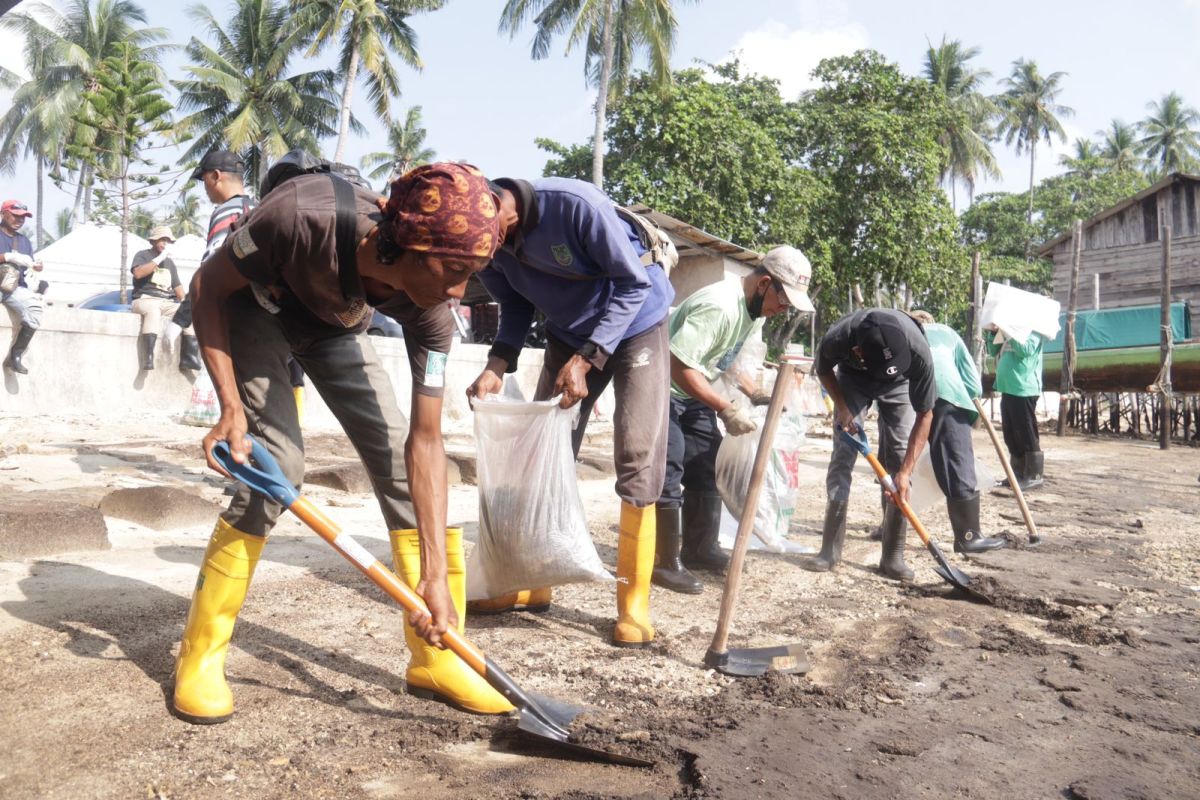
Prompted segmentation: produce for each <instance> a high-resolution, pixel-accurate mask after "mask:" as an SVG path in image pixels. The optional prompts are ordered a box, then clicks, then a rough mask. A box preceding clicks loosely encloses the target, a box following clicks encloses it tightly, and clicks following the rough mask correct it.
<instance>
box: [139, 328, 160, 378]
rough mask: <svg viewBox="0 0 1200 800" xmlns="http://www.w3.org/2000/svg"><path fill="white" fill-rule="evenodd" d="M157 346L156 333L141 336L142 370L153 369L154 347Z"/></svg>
mask: <svg viewBox="0 0 1200 800" xmlns="http://www.w3.org/2000/svg"><path fill="white" fill-rule="evenodd" d="M157 344H158V334H157V333H143V334H142V369H144V370H152V369H154V347H155V345H157Z"/></svg>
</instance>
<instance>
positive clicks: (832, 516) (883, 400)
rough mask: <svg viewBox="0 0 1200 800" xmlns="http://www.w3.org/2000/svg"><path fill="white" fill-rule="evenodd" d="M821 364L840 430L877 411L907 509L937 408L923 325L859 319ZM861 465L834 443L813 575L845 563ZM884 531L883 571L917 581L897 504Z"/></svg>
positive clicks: (849, 319)
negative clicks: (855, 476) (853, 488)
mask: <svg viewBox="0 0 1200 800" xmlns="http://www.w3.org/2000/svg"><path fill="white" fill-rule="evenodd" d="M815 356H816V359H815V363H814V366H813V368H814V370H815V371H816V373H817V377H818V378H819V379H820V381H821V385H822V386H824V387H825V391H826V392H828V393H829V397H830V398H831V399H832V400H833V404H834V408H833V418H834V423H835V425H838V426H840V427H842V428H844V429H846V430H847V431H850V432H851V433H853V432H854V431H856V430H857V429H859V428H861V427H862V424H863V420H862V417H863V414H864V413H865V412H866V410H867V408H868V407H869V406H870V405H871V403H872V402H874V403H875V404H876V405H877V407H878V409H879V442H878V446H877V448H876V450H877V451H878V453H879V460H880V461H881V462H882V463H883V466H884V468H885V469H887V470H888V472H890V473H891V474H892V477H893V478H894V480H895V481H896V488H897V490H898V491H899V492H900V496H901V498H903V499H904V500H906V501H907V500H908V492H909V479H910V477H911V476H912V472H913V468H914V467H915V466H916V463H917V459H918V458H919V457H920V455H921V451H922V450H923V449H924V448H925V443H926V441H927V440H928V439H929V428H930V425H931V423H932V422H933V406H934V403H936V402H937V383H936V381H935V380H934V374H933V357H932V355H931V353H930V350H929V343H928V342H927V341H926V339H925V333H924V331H922V329H921V326H920V324H919V323H918V322H917V321H916V320H914V319H913V318H912V317H910V316H909V315H908V314H905V313H904V312H903V311H896V310H893V309H886V308H869V309H863V310H861V311H856V312H854V313H853V314H850V315H849V316H846V317H843V318H842V319H840V320H838V321H837V322H835V323H834V324H833V326H832V327H830V328H829V330H828V331H827V332H826V333H825V336H824V337H823V338H822V339H821V341H820V343H819V344H818V345H817V349H816V354H815ZM857 459H858V450H857V449H855V448H854V447H853V446H852V445H850V444H848V443H847V442H845V441H843V440H842V439H841V437H839V436H834V439H833V456H832V457H831V458H830V461H829V470H828V471H827V472H826V474H825V492H826V496H827V500H826V506H825V524H824V528H823V530H822V538H821V552H820V554H819V555H818V556H816V557H815V558H813V559H812V561H811V562H810V563H809V564H808V568H809V569H811V570H813V571H816V572H825V571H828V570H830V569H832V568H833V566H834V565H835V564H837V562H838V561H840V560H841V557H842V545H843V544H844V542H845V541H846V507H847V505H848V502H849V500H850V481H851V474H852V470H853V469H854V462H855V461H856V460H857ZM882 529H883V555H882V557H881V558H880V561H879V569H880V571H881V572H883V574H884V575H886V576H887V577H889V578H895V579H897V580H911V579H912V577H913V572H912V570H911V569H909V568H908V567H907V566H906V565H905V563H904V540H905V537H906V535H907V533H908V530H907V523H906V522H905V519H904V515H903V514H902V513H901V511H900V509H899V508H898V507H897V506H896V505H895V504H894V503H887V504H886V505H885V507H884V513H883V526H882Z"/></svg>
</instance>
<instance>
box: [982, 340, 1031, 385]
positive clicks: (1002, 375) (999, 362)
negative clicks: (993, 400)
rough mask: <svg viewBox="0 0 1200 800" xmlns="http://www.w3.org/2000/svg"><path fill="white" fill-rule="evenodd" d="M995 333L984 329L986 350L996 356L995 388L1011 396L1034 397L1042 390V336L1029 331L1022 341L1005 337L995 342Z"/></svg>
mask: <svg viewBox="0 0 1200 800" xmlns="http://www.w3.org/2000/svg"><path fill="white" fill-rule="evenodd" d="M995 336H996V334H995V333H994V332H993V331H988V332H987V349H988V354H989V355H991V356H994V357H995V358H996V383H995V388H996V391H998V392H1001V393H1002V394H1009V395H1012V396H1014V397H1036V396H1038V395H1039V394H1041V393H1042V342H1043V340H1042V337H1041V335H1039V334H1036V333H1031V334H1029V338H1028V339H1026V340H1025V344H1021V343H1020V342H1017V341H1015V340H1013V339H1005V340H1004V344H996V343H995V341H994V339H995Z"/></svg>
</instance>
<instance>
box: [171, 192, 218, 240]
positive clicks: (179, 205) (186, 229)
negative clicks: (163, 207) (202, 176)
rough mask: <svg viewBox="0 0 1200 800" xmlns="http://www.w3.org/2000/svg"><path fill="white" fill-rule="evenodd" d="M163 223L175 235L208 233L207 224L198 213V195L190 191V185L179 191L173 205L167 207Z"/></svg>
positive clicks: (202, 234) (201, 234)
mask: <svg viewBox="0 0 1200 800" xmlns="http://www.w3.org/2000/svg"><path fill="white" fill-rule="evenodd" d="M163 224H164V225H167V226H168V227H170V228H171V230H172V231H173V232H174V233H175V235H176V236H187V235H188V234H194V235H196V236H204V235H205V234H206V233H208V225H207V224H206V223H205V221H204V218H203V215H201V213H200V197H199V196H198V195H197V194H194V193H193V192H192V189H191V187H190V186H189V187H188V188H187V189H185V190H184V191H182V192H180V193H179V197H177V198H176V200H175V203H174V205H172V206H171V207H170V208H169V209H167V215H166V216H165V217H164V218H163Z"/></svg>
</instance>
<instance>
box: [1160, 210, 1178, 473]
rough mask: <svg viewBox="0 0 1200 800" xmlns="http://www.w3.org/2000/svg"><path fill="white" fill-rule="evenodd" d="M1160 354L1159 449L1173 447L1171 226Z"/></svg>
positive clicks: (1165, 244)
mask: <svg viewBox="0 0 1200 800" xmlns="http://www.w3.org/2000/svg"><path fill="white" fill-rule="evenodd" d="M1159 319H1160V325H1161V334H1160V337H1159V354H1160V359H1161V363H1162V370H1161V371H1160V373H1159V378H1158V392H1159V394H1158V398H1159V414H1158V422H1159V427H1160V430H1159V432H1158V448H1159V449H1160V450H1166V449H1168V448H1170V446H1171V417H1172V414H1171V354H1172V352H1171V351H1172V348H1173V347H1174V345H1175V336H1174V333H1173V332H1172V329H1171V226H1170V225H1169V224H1164V225H1163V226H1162V312H1161V315H1160V318H1159Z"/></svg>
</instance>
